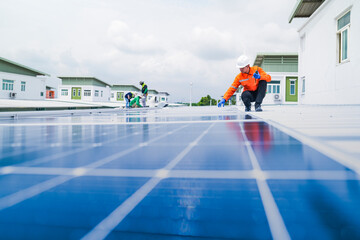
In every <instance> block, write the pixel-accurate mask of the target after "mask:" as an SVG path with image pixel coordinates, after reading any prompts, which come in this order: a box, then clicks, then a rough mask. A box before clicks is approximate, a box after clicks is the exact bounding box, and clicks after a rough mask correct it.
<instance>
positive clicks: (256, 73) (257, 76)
mask: <svg viewBox="0 0 360 240" xmlns="http://www.w3.org/2000/svg"><path fill="white" fill-rule="evenodd" d="M253 77H254V78H255V79H260V74H259V72H258V71H256V72H255V73H254V75H253Z"/></svg>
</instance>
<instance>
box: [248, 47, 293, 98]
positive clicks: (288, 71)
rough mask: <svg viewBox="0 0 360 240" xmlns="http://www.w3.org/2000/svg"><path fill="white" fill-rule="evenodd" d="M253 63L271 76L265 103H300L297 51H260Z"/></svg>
mask: <svg viewBox="0 0 360 240" xmlns="http://www.w3.org/2000/svg"><path fill="white" fill-rule="evenodd" d="M253 65H254V66H258V67H261V68H262V69H263V70H264V71H265V72H266V73H267V74H269V75H270V76H271V82H268V83H267V91H266V95H265V98H264V100H263V103H264V104H294V103H296V104H297V103H298V54H297V53H258V54H257V55H256V58H255V61H254V64H253Z"/></svg>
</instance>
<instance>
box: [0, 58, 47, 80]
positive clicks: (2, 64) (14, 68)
mask: <svg viewBox="0 0 360 240" xmlns="http://www.w3.org/2000/svg"><path fill="white" fill-rule="evenodd" d="M0 72H7V73H15V74H20V75H27V76H33V77H35V76H38V75H42V76H50V75H49V74H47V73H44V72H40V71H38V70H35V69H32V68H30V67H27V66H24V65H22V64H19V63H16V62H13V61H10V60H8V59H5V58H2V57H0Z"/></svg>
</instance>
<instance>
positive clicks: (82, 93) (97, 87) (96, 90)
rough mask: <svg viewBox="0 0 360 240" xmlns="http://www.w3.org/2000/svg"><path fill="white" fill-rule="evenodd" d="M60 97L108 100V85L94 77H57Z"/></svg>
mask: <svg viewBox="0 0 360 240" xmlns="http://www.w3.org/2000/svg"><path fill="white" fill-rule="evenodd" d="M59 78H61V80H62V85H61V86H60V96H59V98H60V99H64V100H83V101H89V102H108V101H110V91H111V89H110V85H109V84H108V83H106V82H103V81H101V80H99V79H97V78H95V77H59Z"/></svg>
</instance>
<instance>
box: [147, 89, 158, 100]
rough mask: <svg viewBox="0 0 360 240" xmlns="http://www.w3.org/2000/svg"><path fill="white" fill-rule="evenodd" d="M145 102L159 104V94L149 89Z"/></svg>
mask: <svg viewBox="0 0 360 240" xmlns="http://www.w3.org/2000/svg"><path fill="white" fill-rule="evenodd" d="M147 100H148V101H153V102H154V103H158V102H159V92H158V91H156V90H155V89H149V90H148V96H147Z"/></svg>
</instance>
